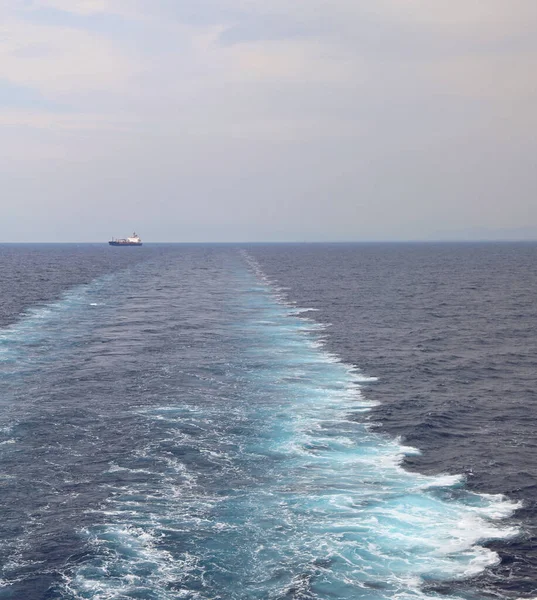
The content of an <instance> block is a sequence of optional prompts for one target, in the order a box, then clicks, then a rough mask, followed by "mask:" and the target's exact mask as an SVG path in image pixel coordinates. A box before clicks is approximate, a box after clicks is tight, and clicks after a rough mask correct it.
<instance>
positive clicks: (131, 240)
mask: <svg viewBox="0 0 537 600" xmlns="http://www.w3.org/2000/svg"><path fill="white" fill-rule="evenodd" d="M108 243H109V244H110V246H141V245H142V240H141V239H140V236H139V235H138V234H137V233H136V232H134V233H133V234H132V235H131V236H130V237H128V238H119V239H115V238H112V239H111V240H110V241H109V242H108Z"/></svg>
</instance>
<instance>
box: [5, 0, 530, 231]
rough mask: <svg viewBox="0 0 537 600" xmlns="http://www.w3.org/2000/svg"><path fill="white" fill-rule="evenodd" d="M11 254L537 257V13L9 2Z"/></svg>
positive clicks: (351, 0)
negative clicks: (44, 249)
mask: <svg viewBox="0 0 537 600" xmlns="http://www.w3.org/2000/svg"><path fill="white" fill-rule="evenodd" d="M0 128H1V133H0V206H1V209H2V210H1V214H0V241H106V240H107V239H108V238H109V237H111V236H123V235H127V234H129V233H130V232H131V231H132V229H133V228H136V229H137V230H138V231H139V233H140V234H141V235H142V237H143V239H144V240H146V241H240V240H242V241H262V240H267V241H279V240H293V241H313V240H319V241H325V240H372V239H376V240H383V239H387V240H393V239H434V238H442V239H446V238H461V239H466V238H472V237H476V238H487V237H488V238H490V237H498V238H502V237H503V238H505V237H509V238H513V237H522V238H523V237H533V238H537V164H536V162H537V0H33V1H32V0H0Z"/></svg>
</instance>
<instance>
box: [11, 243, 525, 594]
mask: <svg viewBox="0 0 537 600" xmlns="http://www.w3.org/2000/svg"><path fill="white" fill-rule="evenodd" d="M536 255H537V246H536V245H507V244H506V245H494V244H490V245H477V246H470V245H459V246H448V245H438V246H435V245H423V246H420V245H418V246H414V245H400V246H398V245H367V246H366V245H342V246H338V245H335V246H326V245H298V246H293V245H288V246H285V245H281V246H279V245H278V246H238V247H233V246H188V245H175V246H174V245H170V246H153V247H152V246H150V245H147V246H144V247H143V248H135V249H133V248H108V247H100V246H90V245H88V246H1V247H0V268H1V271H0V272H1V275H2V282H3V284H4V285H3V286H2V304H1V309H0V310H1V312H0V321H1V324H2V328H1V330H0V378H1V389H2V394H1V396H0V462H1V470H0V486H1V494H0V515H1V519H0V567H1V570H0V598H10V599H13V598H14V599H23V598H24V599H28V600H32V599H58V600H59V599H63V600H67V599H69V600H70V599H73V600H74V599H86V598H87V599H99V600H105V599H107V600H108V599H122V600H123V599H130V598H133V599H134V598H136V599H147V600H149V599H155V600H156V599H158V600H167V599H176V598H185V599H192V600H193V599H200V600H201V599H204V600H209V599H211V600H217V599H218V600H220V599H221V600H239V599H240V600H247V599H248V600H249V599H252V600H253V599H267V600H268V599H271V600H272V599H274V600H284V599H285V600H291V599H296V600H299V599H300V600H317V599H319V600H320V599H326V600H328V599H342V600H344V599H351V598H352V599H356V598H364V599H368V600H369V599H370V600H377V599H378V600H380V599H385V598H390V599H393V598H395V599H399V600H407V599H408V600H409V599H425V598H447V599H452V598H464V599H478V598H490V597H502V598H503V597H509V598H531V597H534V596H536V595H537V592H536V590H535V587H536V585H535V566H536V564H537V562H536V557H535V551H534V550H533V541H534V539H535V516H536V513H535V501H534V498H533V494H534V492H535V487H534V486H535V475H536V471H535V460H536V458H535V452H534V444H535V442H534V437H533V436H534V433H535V416H534V400H535V381H536V378H537V375H536V369H535V366H536V365H535V361H536V356H537V352H536V350H537V348H536V341H535V340H536V337H535V335H534V334H535V325H536V316H535V291H536V287H537V286H536V275H535V267H534V265H535V258H536Z"/></svg>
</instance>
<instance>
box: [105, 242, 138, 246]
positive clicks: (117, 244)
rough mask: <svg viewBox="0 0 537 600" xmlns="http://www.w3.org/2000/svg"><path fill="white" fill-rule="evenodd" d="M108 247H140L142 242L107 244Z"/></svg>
mask: <svg viewBox="0 0 537 600" xmlns="http://www.w3.org/2000/svg"><path fill="white" fill-rule="evenodd" d="M108 243H109V244H110V246H141V245H142V242H108Z"/></svg>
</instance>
